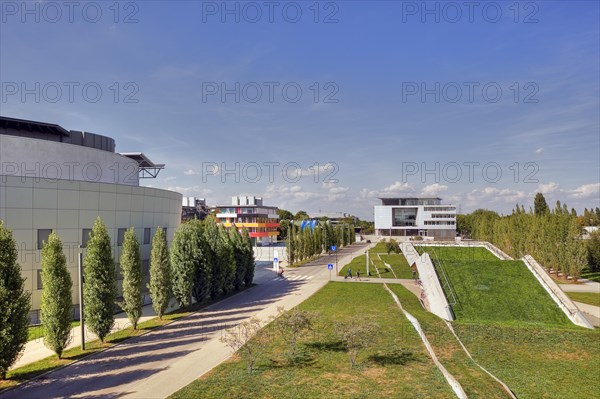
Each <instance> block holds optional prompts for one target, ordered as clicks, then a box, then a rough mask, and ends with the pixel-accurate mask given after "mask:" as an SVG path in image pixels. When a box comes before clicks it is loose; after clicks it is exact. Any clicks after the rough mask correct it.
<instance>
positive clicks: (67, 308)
mask: <svg viewBox="0 0 600 399" xmlns="http://www.w3.org/2000/svg"><path fill="white" fill-rule="evenodd" d="M72 287H73V281H72V280H71V275H70V274H69V271H68V270H67V260H66V257H65V254H64V253H63V246H62V242H61V241H60V238H59V237H58V235H57V234H56V233H55V232H52V233H51V234H50V236H49V237H48V241H47V242H44V246H43V247H42V303H41V307H40V321H41V322H42V326H43V327H44V345H46V347H47V348H48V349H51V350H52V351H54V353H56V355H57V356H58V358H59V359H61V358H62V353H63V350H64V349H65V348H66V346H67V344H68V343H69V340H70V338H71V320H73V299H72V297H71V289H72Z"/></svg>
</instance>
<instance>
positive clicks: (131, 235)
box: [119, 227, 144, 330]
mask: <svg viewBox="0 0 600 399" xmlns="http://www.w3.org/2000/svg"><path fill="white" fill-rule="evenodd" d="M120 263H121V270H122V272H123V301H122V302H121V303H120V304H119V305H120V306H121V309H123V311H124V312H125V314H127V318H129V321H130V322H131V324H132V325H133V329H134V330H137V324H138V321H139V319H140V317H141V316H142V306H143V304H144V297H143V295H142V259H141V256H140V242H139V241H138V238H137V236H136V234H135V231H134V229H133V227H131V228H129V229H128V230H127V231H126V232H125V237H124V239H123V250H122V251H121V262H120Z"/></svg>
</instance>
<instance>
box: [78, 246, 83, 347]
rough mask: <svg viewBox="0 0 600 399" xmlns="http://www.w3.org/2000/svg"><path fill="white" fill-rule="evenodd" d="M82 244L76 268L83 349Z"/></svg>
mask: <svg viewBox="0 0 600 399" xmlns="http://www.w3.org/2000/svg"><path fill="white" fill-rule="evenodd" d="M82 249H83V245H80V246H79V251H78V254H77V255H78V262H77V269H78V270H79V324H80V326H81V350H82V351H84V350H85V326H84V317H83V251H82Z"/></svg>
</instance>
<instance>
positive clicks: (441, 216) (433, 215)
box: [431, 213, 455, 219]
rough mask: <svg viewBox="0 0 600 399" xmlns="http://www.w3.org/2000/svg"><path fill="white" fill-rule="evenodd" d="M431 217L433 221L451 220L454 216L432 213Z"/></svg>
mask: <svg viewBox="0 0 600 399" xmlns="http://www.w3.org/2000/svg"><path fill="white" fill-rule="evenodd" d="M431 217H432V218H434V219H453V218H454V217H455V215H454V214H452V213H432V214H431Z"/></svg>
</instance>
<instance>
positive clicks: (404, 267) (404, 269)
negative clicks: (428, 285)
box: [379, 254, 413, 278]
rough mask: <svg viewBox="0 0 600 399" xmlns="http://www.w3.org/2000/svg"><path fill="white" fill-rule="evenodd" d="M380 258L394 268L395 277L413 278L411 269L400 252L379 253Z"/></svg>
mask: <svg viewBox="0 0 600 399" xmlns="http://www.w3.org/2000/svg"><path fill="white" fill-rule="evenodd" d="M379 256H380V257H381V260H383V261H384V262H385V263H387V264H388V265H390V266H391V267H392V269H394V273H395V274H396V277H397V278H413V275H412V269H411V268H410V266H409V265H408V262H407V261H406V258H405V257H404V255H402V254H389V255H387V254H385V255H379Z"/></svg>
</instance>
